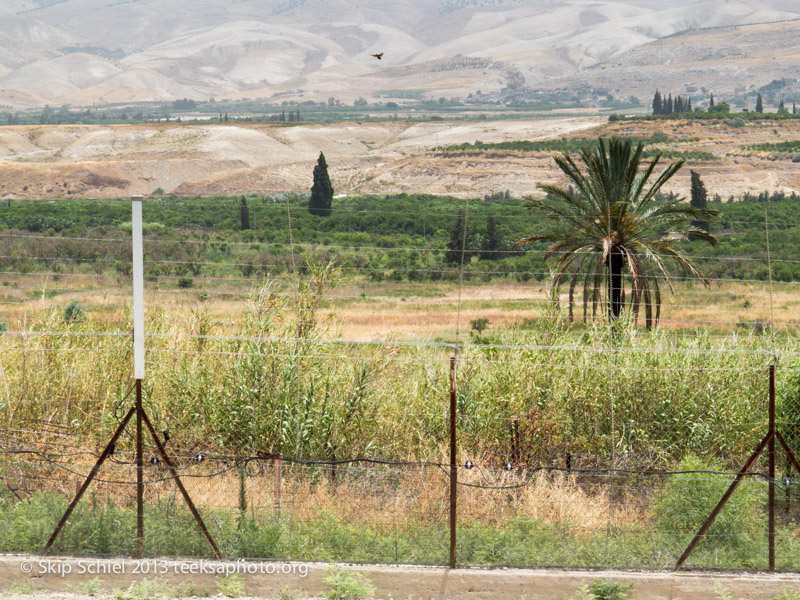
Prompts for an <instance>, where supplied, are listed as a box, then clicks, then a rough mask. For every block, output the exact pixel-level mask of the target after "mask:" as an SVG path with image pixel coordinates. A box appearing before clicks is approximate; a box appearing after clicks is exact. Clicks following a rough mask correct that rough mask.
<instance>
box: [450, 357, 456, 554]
mask: <svg viewBox="0 0 800 600" xmlns="http://www.w3.org/2000/svg"><path fill="white" fill-rule="evenodd" d="M456 451H457V448H456V357H455V355H453V356H451V357H450V568H451V569H455V568H456V488H457V487H458V470H457V467H456V460H457V458H456Z"/></svg>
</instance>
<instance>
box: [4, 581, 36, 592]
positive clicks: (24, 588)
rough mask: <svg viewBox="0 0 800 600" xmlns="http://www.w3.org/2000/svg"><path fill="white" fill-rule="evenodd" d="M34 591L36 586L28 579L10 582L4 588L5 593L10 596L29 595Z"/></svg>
mask: <svg viewBox="0 0 800 600" xmlns="http://www.w3.org/2000/svg"><path fill="white" fill-rule="evenodd" d="M35 591H36V587H35V586H34V585H33V583H32V582H31V581H29V580H26V581H20V582H18V583H12V584H11V585H10V586H8V587H7V588H6V589H5V593H6V594H9V595H10V596H30V595H31V594H33V593H34V592H35Z"/></svg>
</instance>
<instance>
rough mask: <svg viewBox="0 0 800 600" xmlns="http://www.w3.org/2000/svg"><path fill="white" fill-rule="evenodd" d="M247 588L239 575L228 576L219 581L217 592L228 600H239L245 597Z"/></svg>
mask: <svg viewBox="0 0 800 600" xmlns="http://www.w3.org/2000/svg"><path fill="white" fill-rule="evenodd" d="M246 589H247V586H246V585H245V582H244V579H242V576H241V575H239V574H238V573H234V574H233V575H228V576H227V577H223V578H222V579H220V580H219V581H217V590H219V592H220V593H221V594H223V595H225V596H227V597H228V598H238V597H239V596H244V594H245V591H246Z"/></svg>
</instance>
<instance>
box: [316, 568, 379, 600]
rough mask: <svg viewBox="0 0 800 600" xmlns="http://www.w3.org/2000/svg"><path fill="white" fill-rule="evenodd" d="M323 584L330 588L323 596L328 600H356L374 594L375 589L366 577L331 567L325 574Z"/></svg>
mask: <svg viewBox="0 0 800 600" xmlns="http://www.w3.org/2000/svg"><path fill="white" fill-rule="evenodd" d="M325 583H327V584H328V585H329V586H331V589H330V591H328V592H327V593H326V594H325V597H326V598H328V600H358V599H359V598H366V597H369V596H372V595H373V594H374V593H375V587H374V586H373V585H372V584H371V583H370V582H369V579H368V578H367V576H366V575H363V574H362V573H354V572H352V571H349V570H348V569H345V568H343V567H331V568H330V569H328V570H327V571H326V572H325Z"/></svg>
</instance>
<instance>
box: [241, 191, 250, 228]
mask: <svg viewBox="0 0 800 600" xmlns="http://www.w3.org/2000/svg"><path fill="white" fill-rule="evenodd" d="M239 220H240V221H241V229H242V231H244V230H246V229H250V210H249V209H248V208H247V199H246V198H245V197H244V196H242V198H241V200H240V202H239Z"/></svg>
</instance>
